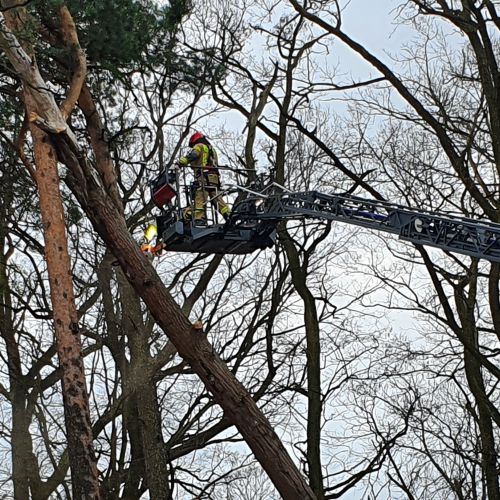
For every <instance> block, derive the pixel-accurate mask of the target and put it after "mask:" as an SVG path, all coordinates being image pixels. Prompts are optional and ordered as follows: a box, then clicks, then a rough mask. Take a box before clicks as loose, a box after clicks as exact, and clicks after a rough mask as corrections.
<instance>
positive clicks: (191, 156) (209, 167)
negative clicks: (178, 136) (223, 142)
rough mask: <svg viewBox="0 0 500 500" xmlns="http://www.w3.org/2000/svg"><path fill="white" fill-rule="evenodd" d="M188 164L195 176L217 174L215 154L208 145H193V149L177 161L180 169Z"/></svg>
mask: <svg viewBox="0 0 500 500" xmlns="http://www.w3.org/2000/svg"><path fill="white" fill-rule="evenodd" d="M189 164H191V166H192V167H193V168H194V169H195V175H197V176H198V175H201V174H202V173H204V172H207V173H216V174H219V171H218V169H217V164H218V162H217V152H216V151H215V149H214V148H213V147H212V146H209V145H208V144H203V143H198V144H195V145H194V146H193V149H192V150H191V151H190V152H189V153H188V154H187V155H186V156H183V157H182V158H181V159H180V160H179V165H180V166H182V167H186V166H188V165H189Z"/></svg>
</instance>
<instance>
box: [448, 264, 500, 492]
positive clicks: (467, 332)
mask: <svg viewBox="0 0 500 500" xmlns="http://www.w3.org/2000/svg"><path fill="white" fill-rule="evenodd" d="M477 273H478V271H477V263H475V264H474V265H473V267H472V268H471V270H470V276H469V293H468V296H467V295H466V293H465V290H464V289H463V287H462V286H457V287H456V288H455V303H456V305H457V312H458V315H459V317H460V322H461V324H462V328H463V334H464V337H465V338H466V339H467V340H468V342H469V343H470V344H473V345H474V346H475V347H476V349H479V333H478V330H477V326H476V324H477V323H476V318H475V316H474V307H475V305H476V292H477ZM464 367H465V376H466V377H467V383H468V385H469V388H470V390H471V392H472V395H473V397H474V400H475V402H476V406H477V411H478V418H477V423H478V427H479V435H480V436H481V463H482V470H483V473H484V477H485V480H486V490H487V492H488V498H495V499H496V498H498V499H500V487H499V483H498V455H497V453H496V449H495V433H494V430H493V421H492V415H491V408H490V405H491V402H490V401H489V399H488V395H487V394H486V388H485V384H484V380H483V374H482V369H481V364H480V363H479V361H478V360H477V359H476V357H475V356H473V355H472V353H471V352H470V351H469V350H468V349H464Z"/></svg>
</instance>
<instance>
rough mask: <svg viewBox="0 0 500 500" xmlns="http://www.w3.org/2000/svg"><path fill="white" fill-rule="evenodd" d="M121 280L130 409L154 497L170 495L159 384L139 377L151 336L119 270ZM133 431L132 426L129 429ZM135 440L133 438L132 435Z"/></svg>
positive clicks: (148, 358)
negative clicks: (133, 416)
mask: <svg viewBox="0 0 500 500" xmlns="http://www.w3.org/2000/svg"><path fill="white" fill-rule="evenodd" d="M117 274H118V283H119V289H120V296H121V302H122V308H121V309H122V315H123V316H122V329H123V332H124V333H125V334H126V335H127V338H128V345H129V348H130V363H129V369H128V370H127V378H130V377H131V378H132V379H134V380H132V381H129V382H126V384H124V385H129V383H130V382H131V383H132V385H135V389H134V390H133V392H134V397H133V398H132V400H131V404H132V405H134V406H135V407H136V408H135V409H134V408H130V407H129V408H128V409H129V410H132V411H133V412H134V413H135V414H136V418H137V422H136V423H135V425H136V428H138V430H139V432H140V440H141V445H142V446H141V447H142V455H143V460H144V466H145V472H146V482H147V485H148V488H149V492H150V495H151V497H152V498H165V499H167V498H170V496H171V494H170V486H169V482H168V468H167V459H166V455H165V443H164V441H163V434H162V427H161V413H160V408H159V406H158V396H157V392H156V384H155V383H154V381H152V380H148V379H146V380H145V381H144V382H145V383H142V384H139V385H137V382H135V381H136V380H143V379H144V375H143V374H144V373H147V372H148V366H149V364H150V363H151V362H152V359H151V356H150V352H149V343H148V336H147V334H146V332H145V325H144V321H143V315H142V311H141V304H140V301H139V297H138V296H137V294H136V293H135V291H134V290H133V289H132V287H131V286H130V284H129V283H128V281H126V279H125V277H124V276H123V273H121V272H118V273H117ZM129 431H130V429H129ZM131 439H133V437H132V436H131Z"/></svg>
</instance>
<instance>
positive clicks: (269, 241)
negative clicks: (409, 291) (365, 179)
mask: <svg viewBox="0 0 500 500" xmlns="http://www.w3.org/2000/svg"><path fill="white" fill-rule="evenodd" d="M162 175H163V177H162V178H163V180H161V182H158V181H157V183H156V184H155V185H154V189H153V199H154V201H155V203H156V205H157V206H158V207H160V208H161V209H162V214H161V215H160V216H159V217H157V225H158V233H159V235H160V238H161V240H162V241H163V242H164V244H165V246H166V249H167V250H171V251H181V252H197V253H233V254H244V253H250V252H253V251H255V250H260V249H264V248H269V247H271V246H273V245H274V243H275V241H276V228H277V225H278V223H279V222H280V221H282V220H286V219H294V220H297V219H298V220H300V219H316V220H332V221H338V222H344V223H347V224H354V225H357V226H362V227H366V228H368V229H375V230H378V231H383V232H386V233H392V234H396V235H398V236H399V238H400V239H402V240H405V241H409V242H412V243H414V244H416V245H426V246H432V247H436V248H440V249H442V250H444V251H446V252H452V253H459V254H464V255H469V256H472V257H477V258H479V259H487V260H490V261H492V262H500V224H496V223H493V222H489V221H486V220H476V219H470V218H465V217H460V216H457V215H452V214H443V213H438V212H433V211H427V210H419V209H414V208H408V207H405V206H402V205H398V204H395V203H390V202H387V201H379V200H371V199H365V198H361V197H358V196H354V195H351V194H326V193H322V192H320V191H304V192H292V191H289V190H287V189H286V188H284V187H283V186H280V185H278V184H275V183H272V184H268V185H267V186H265V187H263V184H262V183H261V184H260V185H259V186H258V187H255V188H247V187H244V186H233V192H234V191H236V192H237V193H238V199H239V201H237V202H236V203H235V204H234V206H233V209H232V212H231V216H230V217H229V219H228V220H227V221H226V222H224V223H221V224H219V223H217V219H216V218H215V217H214V218H213V223H212V224H211V225H209V226H208V227H197V226H196V224H195V221H194V220H185V218H184V217H183V209H182V208H181V206H180V200H179V196H177V201H176V204H175V205H174V204H172V203H171V200H172V199H173V198H174V197H175V196H176V193H178V192H179V191H180V185H179V173H178V172H175V171H167V172H165V173H164V174H162ZM186 191H188V190H186ZM160 198H162V199H161V200H160ZM188 198H189V197H188ZM188 201H189V200H188ZM207 203H208V202H207ZM207 208H208V207H207ZM191 212H192V213H193V212H194V210H192V211H191Z"/></svg>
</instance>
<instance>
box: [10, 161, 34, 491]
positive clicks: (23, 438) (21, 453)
mask: <svg viewBox="0 0 500 500" xmlns="http://www.w3.org/2000/svg"><path fill="white" fill-rule="evenodd" d="M10 178H11V172H10V171H7V169H5V170H4V176H3V177H2V183H3V185H2V192H1V193H0V194H1V196H0V335H1V337H2V338H3V340H4V342H5V348H6V351H7V366H8V372H9V385H10V388H9V389H10V390H9V392H10V403H11V406H12V429H11V443H10V445H11V451H12V482H13V483H14V498H15V499H16V500H18V499H19V500H21V499H23V500H24V499H26V498H29V496H30V490H31V492H32V495H33V497H34V498H36V490H37V486H38V485H39V484H40V476H39V473H38V463H37V461H36V458H35V456H34V455H33V444H32V440H31V434H30V432H29V426H30V423H31V413H30V412H29V409H28V408H27V394H26V389H25V380H24V377H23V373H22V363H21V355H20V352H19V345H18V343H17V341H16V330H15V326H14V321H13V317H12V299H11V289H10V284H9V277H8V273H7V264H8V258H9V256H10V254H11V253H12V251H11V249H10V248H8V247H7V245H6V243H7V223H8V218H7V212H8V210H9V207H10V204H11V202H12V189H13V188H12V185H11V182H10Z"/></svg>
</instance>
